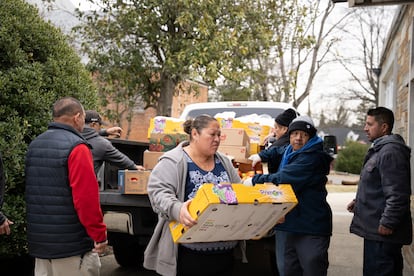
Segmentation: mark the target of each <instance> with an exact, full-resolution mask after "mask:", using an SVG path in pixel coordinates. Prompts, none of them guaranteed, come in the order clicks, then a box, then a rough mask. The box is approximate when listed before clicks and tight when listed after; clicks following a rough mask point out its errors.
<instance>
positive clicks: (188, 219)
mask: <svg viewBox="0 0 414 276" xmlns="http://www.w3.org/2000/svg"><path fill="white" fill-rule="evenodd" d="M191 201H192V200H191V199H190V200H187V201H186V202H184V203H183V205H182V206H181V209H180V223H181V224H184V226H187V227H192V226H194V225H195V224H197V221H196V220H195V219H193V217H192V216H191V215H190V212H189V211H188V206H190V203H191Z"/></svg>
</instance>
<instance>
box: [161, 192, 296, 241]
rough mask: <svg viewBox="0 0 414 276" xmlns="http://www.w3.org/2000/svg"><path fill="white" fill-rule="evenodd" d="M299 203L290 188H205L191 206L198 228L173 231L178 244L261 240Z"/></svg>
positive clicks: (175, 226)
mask: <svg viewBox="0 0 414 276" xmlns="http://www.w3.org/2000/svg"><path fill="white" fill-rule="evenodd" d="M297 202H298V201H297V199H296V196H295V194H294V192H293V190H292V187H291V185H289V184H280V185H277V186H276V185H273V184H257V185H255V186H252V187H248V186H245V185H243V184H219V185H214V184H204V185H203V186H201V187H200V189H199V190H198V192H197V194H196V196H195V197H194V199H193V200H192V202H191V204H190V205H189V212H190V214H191V216H192V217H193V218H196V219H197V224H196V225H194V226H193V227H191V228H188V227H186V226H184V225H183V224H181V223H179V222H176V221H173V222H170V224H169V227H170V231H171V235H172V238H173V240H174V242H176V243H193V242H214V241H226V240H250V239H260V238H262V237H263V236H265V235H266V234H267V233H268V232H269V230H270V229H272V228H273V227H274V226H275V224H276V223H277V222H278V221H279V220H280V219H281V218H282V217H283V216H285V215H286V214H287V213H288V212H289V211H290V210H292V209H293V208H294V207H295V206H296V204H297Z"/></svg>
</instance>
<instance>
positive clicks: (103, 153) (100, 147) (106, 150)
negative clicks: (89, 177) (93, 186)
mask: <svg viewBox="0 0 414 276" xmlns="http://www.w3.org/2000/svg"><path fill="white" fill-rule="evenodd" d="M82 135H83V137H85V139H86V140H87V141H88V143H89V144H90V145H91V146H92V155H93V164H94V168H95V173H96V174H97V173H98V171H99V169H100V168H101V167H102V164H103V162H104V161H105V162H108V163H110V164H111V165H113V166H116V167H118V168H120V169H128V170H136V166H135V163H134V161H132V160H131V159H129V158H128V156H126V155H125V154H123V153H122V152H120V151H119V150H117V149H116V148H115V147H114V146H113V145H112V143H111V142H110V141H109V140H108V139H106V138H104V137H102V136H101V135H99V133H98V132H97V131H96V130H95V129H93V128H91V127H89V126H86V125H85V127H84V128H83V131H82Z"/></svg>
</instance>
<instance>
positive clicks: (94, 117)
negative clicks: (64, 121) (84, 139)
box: [85, 110, 106, 125]
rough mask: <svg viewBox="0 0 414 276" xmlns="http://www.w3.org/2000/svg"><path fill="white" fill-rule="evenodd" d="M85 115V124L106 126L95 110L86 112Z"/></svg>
mask: <svg viewBox="0 0 414 276" xmlns="http://www.w3.org/2000/svg"><path fill="white" fill-rule="evenodd" d="M85 114H86V115H85V123H87V124H90V123H99V124H101V125H106V122H104V121H102V118H101V115H99V113H98V112H97V111H96V110H86V111H85Z"/></svg>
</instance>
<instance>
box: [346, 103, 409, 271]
mask: <svg viewBox="0 0 414 276" xmlns="http://www.w3.org/2000/svg"><path fill="white" fill-rule="evenodd" d="M393 126H394V114H393V112H392V111H391V110H389V109H387V108H385V107H377V108H375V109H370V110H369V111H368V113H367V118H366V122H365V127H364V130H365V132H366V133H367V136H368V139H369V140H370V141H371V142H372V143H373V145H372V147H371V148H370V149H369V150H368V153H367V155H366V157H365V160H364V165H363V168H362V170H361V175H360V182H359V184H358V190H357V194H356V198H355V200H353V201H352V202H351V203H350V204H349V205H348V210H349V211H350V212H353V213H354V217H353V219H352V222H351V226H350V231H351V233H354V234H356V235H358V236H360V237H362V238H364V265H363V267H364V268H363V270H364V275H365V276H368V275H390V276H391V275H402V271H403V257H402V253H401V248H402V245H404V244H411V242H412V222H411V213H410V196H411V184H410V154H411V149H410V148H409V147H408V146H406V144H405V142H404V139H403V138H402V137H401V136H400V135H398V134H392V128H393Z"/></svg>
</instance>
